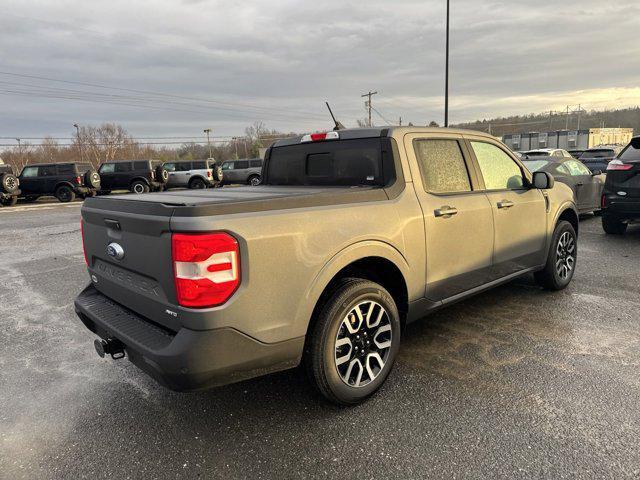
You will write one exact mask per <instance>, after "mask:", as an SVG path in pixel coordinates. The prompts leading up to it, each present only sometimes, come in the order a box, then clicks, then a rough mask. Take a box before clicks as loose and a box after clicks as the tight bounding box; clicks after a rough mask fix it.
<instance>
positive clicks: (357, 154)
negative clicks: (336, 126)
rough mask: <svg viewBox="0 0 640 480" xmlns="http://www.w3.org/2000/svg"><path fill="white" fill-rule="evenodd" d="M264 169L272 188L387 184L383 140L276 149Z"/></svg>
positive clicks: (291, 146)
mask: <svg viewBox="0 0 640 480" xmlns="http://www.w3.org/2000/svg"><path fill="white" fill-rule="evenodd" d="M234 163H236V164H238V163H240V162H238V161H236V162H234ZM245 163H247V162H246V161H245ZM322 163H324V164H322ZM265 168H267V169H268V172H267V178H268V180H267V183H268V184H269V185H334V186H340V185H342V186H347V185H383V184H384V178H383V177H384V176H383V173H382V171H383V169H382V148H381V140H380V138H361V139H354V140H338V141H327V142H315V143H304V144H297V145H289V146H282V147H274V148H273V149H272V150H271V156H270V159H269V161H268V162H267V164H266V165H265ZM310 174H311V175H310Z"/></svg>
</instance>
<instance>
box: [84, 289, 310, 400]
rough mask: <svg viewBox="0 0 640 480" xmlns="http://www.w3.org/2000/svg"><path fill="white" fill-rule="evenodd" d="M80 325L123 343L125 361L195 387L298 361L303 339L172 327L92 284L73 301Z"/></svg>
mask: <svg viewBox="0 0 640 480" xmlns="http://www.w3.org/2000/svg"><path fill="white" fill-rule="evenodd" d="M75 309H76V313H77V315H78V317H80V320H82V322H83V323H84V325H85V326H86V327H87V328H88V329H89V330H91V331H92V332H93V333H95V334H96V335H98V336H99V337H101V338H103V339H108V338H115V339H117V340H119V341H120V342H122V343H123V344H124V347H125V352H126V353H127V355H128V357H129V360H131V362H132V363H133V364H135V365H136V366H137V367H139V368H140V369H141V370H143V371H144V372H146V373H147V374H148V375H150V376H151V377H153V378H154V379H156V380H157V381H158V382H159V383H161V384H162V385H164V386H166V387H168V388H170V389H172V390H177V391H193V390H202V389H205V388H209V387H213V386H219V385H224V384H228V383H233V382H238V381H241V380H245V379H247V378H252V377H257V376H260V375H264V374H267V373H271V372H276V371H279V370H285V369H287V368H292V367H295V366H296V365H298V364H299V363H300V354H301V352H302V347H303V344H304V338H298V339H292V340H287V341H284V342H280V343H277V344H265V343H262V342H258V341H257V340H255V339H253V338H251V337H249V336H247V335H245V334H243V333H241V332H239V331H237V330H235V329H233V328H219V329H215V330H190V329H187V328H181V329H180V330H179V331H178V332H173V331H170V330H167V329H165V328H162V327H160V326H158V325H156V324H154V323H153V322H151V321H149V320H148V319H146V318H143V317H141V316H139V315H137V314H136V313H134V312H132V311H131V310H129V309H127V308H125V307H123V306H122V305H120V304H118V303H116V302H114V301H112V300H110V299H109V298H107V297H106V296H104V295H103V294H101V293H100V292H98V291H97V290H96V289H95V288H94V287H93V286H92V285H89V286H88V287H87V288H85V289H84V290H83V291H82V292H81V293H80V295H78V297H77V298H76V300H75Z"/></svg>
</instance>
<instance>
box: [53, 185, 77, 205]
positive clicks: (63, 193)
mask: <svg viewBox="0 0 640 480" xmlns="http://www.w3.org/2000/svg"><path fill="white" fill-rule="evenodd" d="M55 196H56V198H57V199H58V201H59V202H62V203H69V202H73V201H74V200H75V199H76V193H75V192H74V191H73V190H72V189H71V187H68V186H66V185H62V186H61V187H58V188H57V189H56V193H55Z"/></svg>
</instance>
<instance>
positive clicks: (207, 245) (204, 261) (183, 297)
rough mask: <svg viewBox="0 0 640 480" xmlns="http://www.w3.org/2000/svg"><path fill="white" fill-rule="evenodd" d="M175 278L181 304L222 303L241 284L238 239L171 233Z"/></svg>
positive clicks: (199, 305) (223, 236)
mask: <svg viewBox="0 0 640 480" xmlns="http://www.w3.org/2000/svg"><path fill="white" fill-rule="evenodd" d="M171 251H172V258H173V272H174V281H175V285H176V295H177V298H178V303H179V304H180V305H182V306H183V307H195V308H207V307H215V306H217V305H222V304H223V303H224V302H226V301H227V300H228V299H229V298H230V297H231V295H233V293H234V292H235V291H236V289H237V288H238V285H239V284H240V252H239V249H238V242H237V241H236V239H235V238H233V237H232V236H231V235H229V234H228V233H224V232H216V233H174V234H173V235H172V237H171Z"/></svg>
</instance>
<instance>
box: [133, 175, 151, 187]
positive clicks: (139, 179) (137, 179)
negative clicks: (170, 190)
mask: <svg viewBox="0 0 640 480" xmlns="http://www.w3.org/2000/svg"><path fill="white" fill-rule="evenodd" d="M138 181H141V182H144V183H146V184H147V186H149V179H147V178H144V177H133V178H132V179H131V180H130V181H129V188H131V185H133V184H134V182H138Z"/></svg>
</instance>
